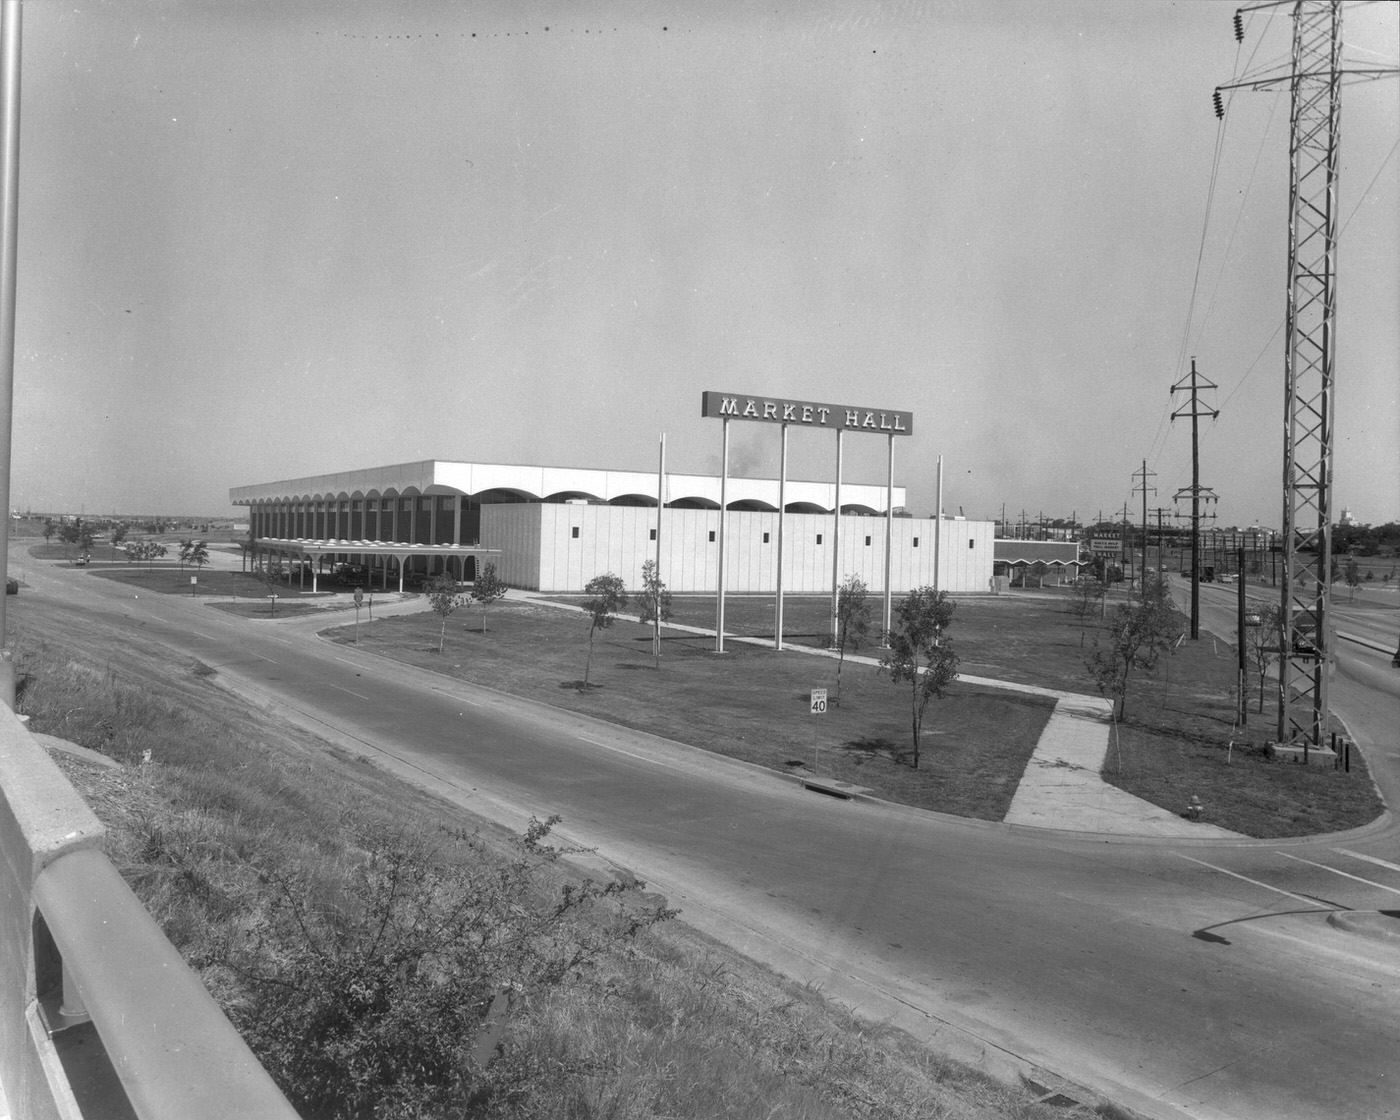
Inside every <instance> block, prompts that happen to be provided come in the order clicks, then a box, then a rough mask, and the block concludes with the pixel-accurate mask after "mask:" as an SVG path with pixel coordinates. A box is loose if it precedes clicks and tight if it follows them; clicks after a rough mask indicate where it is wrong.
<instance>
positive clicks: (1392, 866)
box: [1332, 848, 1400, 871]
mask: <svg viewBox="0 0 1400 1120" xmlns="http://www.w3.org/2000/svg"><path fill="white" fill-rule="evenodd" d="M1332 850H1333V851H1334V852H1341V854H1342V855H1344V856H1351V858H1352V859H1361V860H1365V861H1366V862H1367V863H1374V864H1375V865H1376V866H1377V867H1384V868H1387V869H1389V870H1391V871H1400V863H1390V862H1388V861H1386V860H1383V859H1377V858H1376V857H1375V856H1368V855H1366V854H1365V853H1364V852H1353V851H1352V850H1351V849H1350V848H1333V849H1332Z"/></svg>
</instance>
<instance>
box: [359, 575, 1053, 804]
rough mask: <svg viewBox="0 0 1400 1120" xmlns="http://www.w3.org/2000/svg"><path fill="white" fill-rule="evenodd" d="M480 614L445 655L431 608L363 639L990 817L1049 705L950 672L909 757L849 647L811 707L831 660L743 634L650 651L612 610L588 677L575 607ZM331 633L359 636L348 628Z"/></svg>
mask: <svg viewBox="0 0 1400 1120" xmlns="http://www.w3.org/2000/svg"><path fill="white" fill-rule="evenodd" d="M486 615H487V630H486V632H485V633H482V632H481V623H482V612H481V611H480V610H479V609H470V608H464V609H463V610H461V611H459V612H457V613H456V614H453V615H452V616H451V617H450V619H449V621H448V625H447V641H446V646H445V649H444V652H443V654H442V655H441V656H440V655H439V654H438V653H437V647H438V633H439V629H440V620H439V618H438V616H437V615H435V614H433V613H431V612H426V613H424V614H421V615H405V616H398V617H393V618H388V619H381V620H379V621H376V622H375V624H374V626H373V627H367V626H364V625H362V626H361V627H360V645H361V647H362V648H366V649H369V650H372V651H374V652H376V653H380V654H383V655H384V656H387V657H392V658H395V659H396V660H400V661H404V662H407V663H409V664H413V665H419V666H422V667H423V668H425V669H429V670H432V671H435V672H441V673H446V674H449V675H451V676H456V677H460V678H462V679H465V680H471V681H473V682H475V683H478V684H483V685H488V686H490V687H492V688H497V689H500V690H502V691H505V692H509V693H512V694H515V695H520V696H526V697H529V698H531V699H534V700H539V701H542V702H544V703H547V704H552V705H554V706H556V707H562V708H567V709H569V710H572V711H577V712H584V713H587V714H589V715H593V716H597V717H598V718H600V719H605V720H608V721H610V722H613V723H618V724H622V725H624V726H627V727H634V728H638V729H641V730H644V731H648V732H651V733H653V734H656V735H661V736H663V737H665V738H668V739H674V740H677V741H679V742H684V743H689V744H691V745H693V746H697V747H702V748H704V749H705V750H709V751H714V752H715V753H717V754H723V755H727V756H728V757H730V758H737V759H742V760H744V761H746V762H753V763H757V764H758V765H760V766H765V767H767V768H769V769H772V770H778V771H794V772H795V771H799V770H801V769H803V768H805V769H807V770H816V771H818V772H820V773H821V774H823V775H825V776H828V777H835V778H840V779H843V780H845V781H849V782H854V783H855V784H857V785H862V786H866V787H869V788H870V789H873V790H875V791H876V792H877V793H878V794H879V796H881V797H884V798H888V799H889V800H891V801H898V802H901V803H904V804H908V805H917V806H920V807H923V808H927V809H936V810H939V811H941V812H946V813H955V814H958V815H960V816H967V817H976V818H980V819H983V820H1000V819H1001V818H1002V817H1003V816H1004V815H1005V813H1006V809H1007V806H1008V805H1009V804H1010V802H1011V797H1012V795H1013V794H1014V793H1015V790H1016V783H1017V782H1018V781H1019V780H1020V777H1021V774H1022V772H1023V771H1024V770H1025V767H1026V762H1027V760H1028V759H1029V757H1030V754H1031V752H1032V751H1033V750H1034V749H1035V745H1036V743H1037V741H1038V740H1039V738H1040V733H1041V730H1042V729H1043V728H1044V726H1045V722H1046V720H1047V719H1048V718H1049V715H1050V710H1051V702H1050V701H1048V700H1044V699H1040V698H1038V697H1031V696H1023V695H1019V694H1016V693H1010V692H1003V691H999V690H988V689H979V688H975V687H972V686H969V685H965V684H959V685H956V686H955V687H954V688H952V689H950V690H949V691H948V693H947V694H946V695H945V697H944V699H942V700H933V701H931V702H930V705H929V708H928V711H927V714H926V716H925V719H924V733H923V739H922V749H921V758H920V764H919V769H918V770H915V769H913V768H912V766H911V765H910V762H911V760H912V745H911V729H910V690H909V687H908V686H907V685H904V686H896V685H894V684H891V683H890V682H889V681H888V680H887V679H885V678H884V677H881V676H880V675H879V674H878V673H877V671H876V670H875V669H874V668H873V667H872V666H869V665H862V664H855V663H852V662H849V661H848V662H847V663H846V665H845V667H844V669H843V670H842V673H841V686H840V699H841V703H840V706H839V707H837V706H835V705H833V706H832V707H831V708H830V709H829V710H828V712H827V714H825V715H823V716H813V715H811V714H810V711H809V708H810V697H811V691H812V689H814V688H825V689H827V690H828V696H829V697H830V698H832V699H834V698H835V697H836V694H837V693H836V689H837V681H836V674H837V663H836V661H835V660H833V659H830V658H826V657H814V656H812V655H811V654H806V653H799V652H796V651H784V652H782V653H775V652H774V651H772V650H771V649H765V648H762V647H759V646H754V645H750V644H747V643H744V642H738V641H730V642H726V643H725V647H726V652H725V653H724V654H723V655H717V654H715V653H714V652H713V650H714V639H713V638H712V637H703V636H698V635H695V636H692V635H688V634H684V633H682V632H680V631H676V630H667V631H666V632H665V637H664V640H663V647H664V648H663V654H662V656H661V658H660V661H659V663H658V662H656V661H654V660H653V658H652V654H651V631H650V630H649V629H648V628H646V627H643V626H641V625H640V624H638V623H637V622H636V621H635V619H621V620H619V621H617V622H616V623H614V625H613V626H612V627H611V628H609V629H607V630H602V631H599V632H598V634H597V636H596V638H595V642H594V652H593V660H592V667H591V670H590V671H589V674H588V676H589V688H588V690H587V691H584V690H582V688H581V685H582V681H583V677H584V669H585V661H586V659H587V655H588V622H587V620H586V619H585V618H584V616H582V615H580V614H575V613H572V612H568V611H562V610H560V609H559V608H557V607H551V606H547V605H544V604H538V603H530V602H527V601H523V600H510V599H507V600H505V601H503V602H500V603H496V604H494V605H493V606H491V607H490V608H489V609H488V610H487V612H486ZM331 635H332V636H333V637H334V638H335V639H336V640H337V641H344V642H349V641H352V640H353V630H352V629H351V628H349V627H343V628H340V629H337V630H334V631H332V632H331ZM864 652H878V651H874V650H866V651H864ZM522 653H524V654H525V656H522Z"/></svg>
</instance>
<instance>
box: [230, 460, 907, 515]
mask: <svg viewBox="0 0 1400 1120" xmlns="http://www.w3.org/2000/svg"><path fill="white" fill-rule="evenodd" d="M664 480H665V485H664V490H665V493H664V502H665V504H666V505H674V504H677V503H681V502H687V503H695V504H699V505H702V506H707V507H710V508H714V509H718V508H719V497H720V481H721V480H720V476H719V475H697V474H677V473H674V472H671V471H667V472H666V474H665V476H664ZM656 491H657V472H656V471H612V470H596V469H593V468H586V467H545V466H522V465H512V464H508V463H462V462H453V461H447V460H442V459H423V460H420V461H418V462H415V463H396V464H392V465H389V466H383V467H369V468H366V469H364V470H357V471H341V472H338V473H333V474H321V475H308V476H306V477H303V478H289V479H283V480H280V481H277V482H263V483H257V484H254V485H251V486H235V487H233V488H232V489H230V490H229V501H230V502H231V503H232V504H233V505H248V506H251V505H258V504H264V503H273V502H277V503H281V502H307V501H340V500H348V499H355V498H384V497H401V496H405V495H454V494H456V495H463V496H466V497H479V496H481V495H487V496H489V497H491V498H493V499H495V500H507V501H508V500H512V499H513V500H516V501H525V502H531V501H534V502H542V501H546V500H549V499H554V500H565V499H568V498H582V499H594V500H596V501H600V502H605V503H616V502H618V501H619V500H620V499H630V500H632V501H635V502H637V503H640V504H647V505H651V506H655V505H656ZM724 497H725V502H726V503H727V504H728V505H729V506H730V508H731V509H732V508H733V507H734V506H735V505H736V504H738V503H741V502H744V503H753V504H757V505H762V506H765V507H767V508H769V509H772V510H776V509H777V508H778V480H777V479H776V478H740V477H737V476H733V475H731V476H730V477H729V479H728V485H727V489H726V490H725V495H724ZM783 502H784V504H785V505H786V506H787V507H788V509H789V510H796V511H797V512H804V511H803V510H801V508H800V507H804V506H805V507H809V508H808V510H806V511H805V512H813V513H817V512H823V513H830V512H831V510H832V508H833V507H834V505H835V502H836V484H835V482H834V481H833V482H811V481H803V480H796V479H788V480H787V486H786V489H785V491H784V493H783ZM904 503H905V491H904V487H902V486H896V487H894V491H893V496H892V498H891V495H890V492H889V491H888V490H887V489H886V488H885V487H884V486H883V485H872V484H870V483H859V482H844V481H843V482H842V483H841V506H842V508H843V509H859V510H868V511H870V512H873V513H884V512H885V510H886V509H887V507H889V506H891V505H893V506H894V508H896V509H899V508H900V507H902V506H903V505H904Z"/></svg>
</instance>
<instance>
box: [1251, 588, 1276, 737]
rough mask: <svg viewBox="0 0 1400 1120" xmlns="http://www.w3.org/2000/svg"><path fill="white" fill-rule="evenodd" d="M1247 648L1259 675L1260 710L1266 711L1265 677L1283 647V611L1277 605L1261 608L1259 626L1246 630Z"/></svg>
mask: <svg viewBox="0 0 1400 1120" xmlns="http://www.w3.org/2000/svg"><path fill="white" fill-rule="evenodd" d="M1244 640H1245V648H1246V649H1247V650H1248V652H1249V655H1250V657H1251V658H1252V659H1253V661H1254V668H1255V669H1256V670H1257V671H1258V673H1259V710H1260V711H1261V712H1262V711H1263V710H1264V677H1265V675H1266V674H1267V673H1268V671H1269V666H1270V665H1271V664H1273V662H1274V661H1275V660H1276V659H1277V657H1278V651H1279V649H1280V648H1281V647H1282V645H1283V611H1282V609H1281V608H1280V607H1279V605H1278V604H1277V603H1266V604H1264V606H1262V607H1260V608H1259V625H1258V626H1249V627H1246V628H1245V639H1244Z"/></svg>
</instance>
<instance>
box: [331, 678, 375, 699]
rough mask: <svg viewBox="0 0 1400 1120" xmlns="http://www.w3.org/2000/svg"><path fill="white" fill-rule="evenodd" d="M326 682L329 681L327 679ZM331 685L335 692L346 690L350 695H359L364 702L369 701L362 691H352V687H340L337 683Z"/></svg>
mask: <svg viewBox="0 0 1400 1120" xmlns="http://www.w3.org/2000/svg"><path fill="white" fill-rule="evenodd" d="M326 683H327V684H330V682H329V681H327V682H326ZM331 687H332V688H333V689H335V690H336V691H337V692H348V693H349V694H350V695H351V696H356V697H359V698H360V699H361V700H364V701H365V702H366V703H368V702H369V697H368V696H366V695H365V694H364V693H362V692H356V691H354V690H353V689H349V688H341V686H340V685H338V684H332V685H331Z"/></svg>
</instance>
